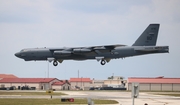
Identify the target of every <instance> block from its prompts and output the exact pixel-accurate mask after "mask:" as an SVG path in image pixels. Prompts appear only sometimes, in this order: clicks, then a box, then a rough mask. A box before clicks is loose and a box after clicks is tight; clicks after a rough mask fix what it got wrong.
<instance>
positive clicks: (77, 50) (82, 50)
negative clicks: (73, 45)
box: [73, 49, 91, 53]
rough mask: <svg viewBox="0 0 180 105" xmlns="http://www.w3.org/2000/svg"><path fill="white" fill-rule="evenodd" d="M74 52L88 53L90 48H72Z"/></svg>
mask: <svg viewBox="0 0 180 105" xmlns="http://www.w3.org/2000/svg"><path fill="white" fill-rule="evenodd" d="M73 52H74V53H88V52H91V49H73Z"/></svg>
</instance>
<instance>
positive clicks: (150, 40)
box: [132, 24, 160, 46]
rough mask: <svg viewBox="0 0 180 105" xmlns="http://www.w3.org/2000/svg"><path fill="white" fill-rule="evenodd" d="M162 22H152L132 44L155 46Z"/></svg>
mask: <svg viewBox="0 0 180 105" xmlns="http://www.w3.org/2000/svg"><path fill="white" fill-rule="evenodd" d="M159 26H160V24H150V25H149V26H148V27H147V28H146V29H145V31H144V32H143V33H142V34H141V35H140V36H139V38H138V39H137V40H136V41H135V43H134V44H133V45H132V46H155V45H156V41H157V36H158V31H159Z"/></svg>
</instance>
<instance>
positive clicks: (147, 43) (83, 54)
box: [15, 24, 169, 66]
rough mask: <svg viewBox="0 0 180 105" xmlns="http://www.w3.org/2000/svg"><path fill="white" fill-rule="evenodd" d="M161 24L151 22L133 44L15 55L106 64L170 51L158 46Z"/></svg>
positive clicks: (25, 51)
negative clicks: (126, 58)
mask: <svg viewBox="0 0 180 105" xmlns="http://www.w3.org/2000/svg"><path fill="white" fill-rule="evenodd" d="M159 26H160V25H159V24H150V25H149V26H148V27H147V28H146V29H145V31H144V32H143V33H142V34H141V35H140V37H139V38H138V39H137V40H136V41H135V43H134V44H133V45H132V46H126V45H120V44H117V45H104V46H91V47H72V48H67V47H64V48H46V47H45V48H29V49H23V50H21V51H20V52H18V53H15V56H16V57H19V58H22V59H24V60H25V61H31V60H35V61H39V60H48V61H49V62H52V61H53V65H54V66H57V65H58V62H59V63H62V62H63V60H87V59H96V60H97V61H101V65H105V64H106V62H109V61H110V60H111V59H116V58H125V57H130V56H137V55H145V54H154V53H168V52H169V46H156V40H157V36H158V31H159Z"/></svg>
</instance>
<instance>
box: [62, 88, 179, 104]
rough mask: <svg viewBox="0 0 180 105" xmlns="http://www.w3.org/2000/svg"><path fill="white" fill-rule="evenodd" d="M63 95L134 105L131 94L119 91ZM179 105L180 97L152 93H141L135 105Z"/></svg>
mask: <svg viewBox="0 0 180 105" xmlns="http://www.w3.org/2000/svg"><path fill="white" fill-rule="evenodd" d="M63 93H66V94H69V95H68V96H63V97H74V98H75V97H76V98H87V97H88V98H96V99H111V100H116V101H118V102H119V104H118V105H132V98H131V92H118V91H115V92H113V91H109V92H106V91H73V92H70V91H65V92H63ZM145 103H147V104H148V105H178V104H179V103H180V97H174V96H164V95H154V94H152V93H149V92H148V93H147V92H140V94H139V98H136V99H135V105H144V104H145Z"/></svg>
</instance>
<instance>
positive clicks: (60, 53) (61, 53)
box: [54, 51, 71, 56]
mask: <svg viewBox="0 0 180 105" xmlns="http://www.w3.org/2000/svg"><path fill="white" fill-rule="evenodd" d="M54 55H64V56H67V55H71V51H54Z"/></svg>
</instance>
